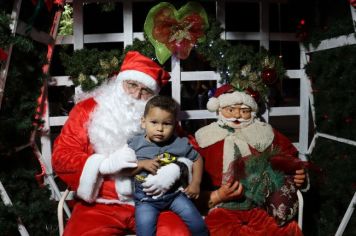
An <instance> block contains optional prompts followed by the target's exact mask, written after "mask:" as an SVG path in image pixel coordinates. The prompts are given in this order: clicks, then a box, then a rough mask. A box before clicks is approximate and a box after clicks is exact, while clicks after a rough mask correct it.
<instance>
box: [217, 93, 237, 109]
mask: <svg viewBox="0 0 356 236" xmlns="http://www.w3.org/2000/svg"><path fill="white" fill-rule="evenodd" d="M218 99H219V102H220V107H226V106H230V105H235V104H242V102H243V99H242V93H240V92H237V91H236V92H233V93H224V94H222V95H220V96H219V97H218Z"/></svg>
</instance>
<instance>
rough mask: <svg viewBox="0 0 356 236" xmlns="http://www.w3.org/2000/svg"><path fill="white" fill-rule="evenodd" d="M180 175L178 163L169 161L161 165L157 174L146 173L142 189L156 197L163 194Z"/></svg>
mask: <svg viewBox="0 0 356 236" xmlns="http://www.w3.org/2000/svg"><path fill="white" fill-rule="evenodd" d="M179 177H180V168H179V166H178V165H176V164H174V163H171V164H169V165H165V166H162V167H161V168H159V169H158V170H157V174H155V175H151V174H150V175H148V176H147V177H146V180H145V182H144V183H143V184H142V186H143V191H144V192H145V193H146V194H147V195H153V198H158V197H160V196H162V195H163V194H165V193H166V192H167V191H168V190H169V189H170V188H171V187H172V186H173V184H174V183H175V182H176V181H177V180H178V179H179Z"/></svg>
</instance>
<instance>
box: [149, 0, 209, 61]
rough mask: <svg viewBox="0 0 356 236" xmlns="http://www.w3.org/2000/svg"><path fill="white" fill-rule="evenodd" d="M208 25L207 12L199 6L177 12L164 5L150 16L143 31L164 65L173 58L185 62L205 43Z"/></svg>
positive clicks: (189, 3) (188, 5) (188, 7)
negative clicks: (198, 45)
mask: <svg viewBox="0 0 356 236" xmlns="http://www.w3.org/2000/svg"><path fill="white" fill-rule="evenodd" d="M208 25H209V22H208V17H207V14H206V12H205V10H204V8H203V7H202V6H201V5H200V4H199V3H196V2H188V3H187V4H185V5H184V6H183V7H181V8H180V9H179V10H178V11H177V10H176V8H175V7H174V5H172V4H170V3H168V2H161V3H159V4H157V5H156V6H154V7H153V8H152V9H151V10H150V11H149V13H148V15H147V17H146V20H145V25H144V31H145V33H146V35H147V37H148V39H149V41H150V42H151V43H152V45H153V46H154V47H155V51H156V57H157V59H158V61H159V62H160V63H161V64H164V63H165V62H166V61H167V60H168V58H169V57H170V56H171V55H172V54H174V55H175V56H176V57H178V58H179V59H186V58H187V57H188V56H189V54H190V51H191V50H192V48H193V47H194V45H195V44H196V43H197V42H198V41H199V42H200V41H203V40H204V39H205V34H204V31H205V30H206V29H207V27H208Z"/></svg>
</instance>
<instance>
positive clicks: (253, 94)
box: [245, 87, 261, 102]
mask: <svg viewBox="0 0 356 236" xmlns="http://www.w3.org/2000/svg"><path fill="white" fill-rule="evenodd" d="M245 92H246V93H247V94H248V95H250V96H251V97H253V99H255V101H256V102H259V101H260V98H261V97H260V93H259V92H257V91H255V90H253V89H252V88H250V87H248V88H247V89H246V90H245Z"/></svg>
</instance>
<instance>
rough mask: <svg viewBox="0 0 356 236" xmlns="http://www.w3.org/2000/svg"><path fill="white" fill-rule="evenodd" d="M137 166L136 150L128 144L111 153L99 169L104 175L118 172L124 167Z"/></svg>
mask: <svg viewBox="0 0 356 236" xmlns="http://www.w3.org/2000/svg"><path fill="white" fill-rule="evenodd" d="M134 167H137V159H136V154H135V151H134V150H132V149H131V148H129V146H128V145H127V144H125V146H124V147H122V148H121V149H119V150H117V151H115V152H114V153H111V154H110V155H109V156H108V157H107V158H106V159H105V160H103V162H101V164H100V167H99V171H100V173H101V174H103V175H107V174H116V173H117V172H119V171H121V170H122V169H124V168H134Z"/></svg>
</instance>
